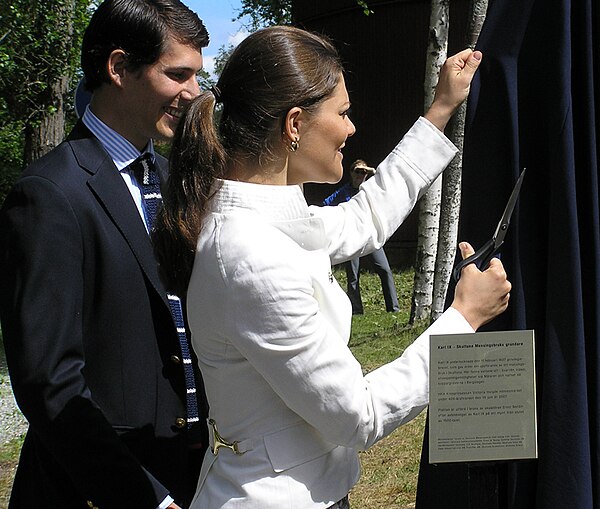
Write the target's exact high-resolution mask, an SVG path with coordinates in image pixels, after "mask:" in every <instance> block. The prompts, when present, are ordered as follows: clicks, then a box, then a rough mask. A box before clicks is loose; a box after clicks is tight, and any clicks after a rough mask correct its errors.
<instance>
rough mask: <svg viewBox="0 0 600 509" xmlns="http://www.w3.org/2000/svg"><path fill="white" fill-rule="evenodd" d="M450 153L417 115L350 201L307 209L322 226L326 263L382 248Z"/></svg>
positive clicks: (449, 146) (452, 149)
mask: <svg viewBox="0 0 600 509" xmlns="http://www.w3.org/2000/svg"><path fill="white" fill-rule="evenodd" d="M456 152H457V148H456V147H455V146H454V145H453V144H452V143H451V142H450V140H448V138H446V137H445V136H444V134H443V133H442V132H441V131H439V130H438V129H437V128H436V127H434V126H433V124H431V123H430V122H429V121H428V120H426V119H425V118H423V117H421V118H419V119H418V120H417V121H416V122H415V124H414V125H413V127H412V128H411V129H410V130H409V131H408V132H407V133H406V135H405V136H404V137H403V138H402V140H401V141H400V143H398V145H397V146H396V147H395V148H394V150H392V152H391V153H390V154H389V155H388V156H387V157H386V158H385V159H384V160H383V162H382V163H381V164H380V165H379V166H378V167H377V173H376V174H375V175H374V176H373V177H371V178H370V179H369V180H367V181H366V182H365V183H364V184H363V185H362V186H361V187H360V191H359V192H358V193H357V194H356V195H355V196H354V197H353V198H352V199H351V200H350V201H348V202H346V203H342V204H340V205H338V206H336V207H311V213H313V214H314V215H315V216H318V217H320V218H321V219H322V220H323V223H324V225H325V233H326V235H327V238H328V239H329V240H330V245H329V256H330V259H331V262H332V263H333V264H337V263H340V262H342V261H345V260H348V259H350V258H354V257H355V256H357V255H360V256H362V255H363V254H367V253H370V252H372V251H374V250H375V249H379V248H380V247H381V246H383V244H385V242H386V240H387V239H388V238H389V237H390V236H391V235H392V234H393V233H394V232H395V231H396V229H397V228H398V227H399V226H400V224H402V222H403V221H404V220H405V219H406V216H408V214H409V213H410V212H411V210H412V209H413V208H414V206H415V204H416V202H417V200H418V199H419V197H420V196H421V195H422V194H423V193H424V192H425V191H426V190H427V188H428V187H429V186H430V185H431V183H432V182H433V181H434V180H435V179H436V178H437V177H438V176H439V175H440V173H441V172H442V171H443V170H444V168H445V167H446V166H447V165H448V164H449V163H450V161H451V160H452V158H453V157H454V155H455V154H456Z"/></svg>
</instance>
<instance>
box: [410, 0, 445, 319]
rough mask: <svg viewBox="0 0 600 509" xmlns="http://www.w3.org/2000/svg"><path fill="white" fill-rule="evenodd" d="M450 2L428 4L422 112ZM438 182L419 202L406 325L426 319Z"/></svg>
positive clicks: (440, 54)
mask: <svg viewBox="0 0 600 509" xmlns="http://www.w3.org/2000/svg"><path fill="white" fill-rule="evenodd" d="M449 12H450V0H431V14H430V18H429V44H428V48H427V64H426V68H425V85H424V87H425V111H427V109H428V108H429V106H431V103H432V102H433V96H434V93H435V87H436V85H437V82H438V78H439V74H440V68H441V66H442V64H443V63H444V61H445V60H446V58H447V53H448V23H449ZM441 199H442V182H441V177H440V178H438V179H437V180H436V181H435V182H434V183H433V184H432V185H431V187H430V188H429V190H428V191H427V193H426V194H425V195H424V196H423V197H422V198H421V200H420V201H419V226H418V238H417V253H416V261H415V281H414V288H413V298H412V307H411V316H410V322H411V323H414V322H415V321H417V320H423V319H425V318H429V316H430V314H431V305H432V298H433V281H434V271H435V259H436V251H437V245H438V231H439V224H440V203H441Z"/></svg>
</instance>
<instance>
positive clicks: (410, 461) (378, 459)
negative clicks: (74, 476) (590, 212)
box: [0, 268, 425, 509]
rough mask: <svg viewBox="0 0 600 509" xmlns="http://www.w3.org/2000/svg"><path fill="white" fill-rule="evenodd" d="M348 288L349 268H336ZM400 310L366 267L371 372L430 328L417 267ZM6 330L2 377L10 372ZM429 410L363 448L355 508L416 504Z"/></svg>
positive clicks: (358, 325)
mask: <svg viewBox="0 0 600 509" xmlns="http://www.w3.org/2000/svg"><path fill="white" fill-rule="evenodd" d="M334 274H335V277H336V279H337V280H338V281H339V283H340V285H341V286H342V288H345V285H346V274H345V272H344V271H343V270H340V269H337V268H336V270H335V271H334ZM394 277H395V281H396V288H397V290H398V300H399V302H400V312H399V313H386V311H385V303H384V301H383V294H382V292H381V285H380V282H379V278H378V277H377V276H376V275H375V274H371V273H362V274H361V279H360V286H361V294H362V300H363V305H364V311H365V313H364V315H358V316H354V317H353V320H352V337H351V340H350V347H351V349H352V351H353V353H354V355H355V356H356V358H357V359H358V360H359V361H360V362H361V364H362V366H363V370H364V371H365V372H368V371H371V370H373V369H375V368H377V367H378V366H380V365H382V364H385V363H386V362H389V361H391V360H392V359H395V358H396V357H398V356H399V355H400V354H401V353H402V351H403V350H404V349H405V348H406V347H407V346H408V345H409V344H410V343H411V342H412V341H413V340H414V339H415V338H416V337H417V336H418V334H419V333H420V332H421V331H422V330H423V329H424V326H423V325H419V326H416V327H414V328H413V327H409V326H408V318H409V313H410V300H411V295H412V282H413V272H412V271H403V272H399V273H395V274H394ZM3 355H4V351H3V348H2V337H1V335H0V382H1V381H2V377H6V372H5V363H4V362H3V361H4V359H3ZM424 426H425V416H424V414H421V415H420V416H419V417H418V418H416V419H415V420H413V421H412V422H410V423H409V424H407V425H406V426H403V427H402V428H400V429H398V430H396V431H395V432H394V433H392V434H391V435H390V436H388V437H386V438H385V439H383V440H381V441H380V442H379V443H378V444H376V445H375V446H374V447H372V448H371V449H370V450H369V451H366V452H362V453H361V454H360V458H361V465H362V476H361V479H360V481H359V483H358V484H357V485H356V486H355V487H354V489H353V490H352V492H351V493H350V503H351V506H352V508H353V509H365V508H369V509H408V508H412V507H414V502H415V497H416V487H417V475H418V471H419V460H420V456H421V442H422V438H423V429H424ZM20 447H21V440H14V441H12V442H10V443H9V444H5V445H1V444H0V509H5V508H6V507H7V505H8V497H9V493H10V486H11V485H12V479H13V476H14V472H15V468H16V465H17V461H18V455H19V450H20Z"/></svg>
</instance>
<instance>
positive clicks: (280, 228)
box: [155, 27, 510, 509]
mask: <svg viewBox="0 0 600 509" xmlns="http://www.w3.org/2000/svg"><path fill="white" fill-rule="evenodd" d="M480 59H481V53H479V52H472V51H471V50H465V51H463V52H461V53H459V54H458V55H456V56H454V57H451V58H450V59H449V60H448V62H447V63H446V64H445V66H444V69H443V70H442V73H441V76H440V84H439V85H438V90H437V94H436V98H435V100H434V103H433V105H432V106H431V109H430V110H429V111H428V112H427V113H426V115H425V116H424V118H420V119H418V120H417V122H416V123H415V125H414V126H413V127H412V128H411V130H410V131H409V132H408V133H407V134H406V136H405V137H404V138H403V139H402V141H401V142H400V143H399V144H398V145H397V146H396V147H395V148H394V149H393V150H392V152H391V154H390V155H389V156H388V157H387V158H386V159H385V160H384V161H383V162H382V163H381V164H380V165H379V167H378V171H377V173H376V175H375V176H374V177H373V178H371V179H370V180H369V181H367V182H366V183H365V184H363V185H362V186H361V189H360V191H359V192H358V193H357V195H356V196H355V197H354V198H353V199H352V200H350V201H349V202H347V203H345V204H343V205H339V206H337V207H323V208H320V207H312V206H311V207H309V206H307V204H306V202H305V200H304V197H303V195H302V190H301V187H300V184H302V183H304V182H330V183H332V182H337V181H339V179H340V178H341V177H342V149H343V148H344V145H345V142H346V139H347V138H348V137H349V136H352V134H354V131H355V128H354V125H353V124H352V122H351V121H350V119H349V117H348V109H349V107H350V102H349V99H348V93H347V91H346V87H345V84H344V77H343V72H342V71H343V70H342V66H341V64H340V60H339V58H338V55H337V53H336V50H335V49H334V48H333V46H332V45H331V44H330V43H329V42H328V41H326V40H324V38H322V37H321V36H317V35H314V34H310V33H308V32H305V31H302V30H299V29H295V28H291V27H272V28H267V29H264V30H261V31H258V32H256V33H254V34H252V35H250V36H249V37H248V38H247V39H245V40H244V41H243V42H242V43H241V44H240V45H239V46H238V47H237V49H236V50H235V51H234V53H233V54H232V55H231V57H230V59H229V61H228V63H227V65H226V66H225V69H224V70H223V73H222V75H221V78H220V79H219V82H218V84H217V87H215V88H213V89H211V90H210V91H206V92H204V93H202V94H201V95H200V96H199V97H198V98H197V99H196V100H195V102H194V103H193V104H192V105H191V107H190V109H189V110H188V111H187V113H186V114H185V116H184V118H183V119H182V121H181V123H180V125H179V132H178V133H177V136H176V139H175V142H174V145H173V147H172V160H171V163H172V167H171V176H170V179H169V183H168V186H167V189H166V192H165V208H164V210H163V213H162V215H161V218H160V221H159V223H160V226H159V228H158V231H157V232H156V235H155V242H156V245H157V249H158V251H159V253H160V254H161V256H162V267H163V269H164V270H165V272H166V273H167V274H168V275H169V276H170V279H171V281H172V282H173V285H174V288H177V289H179V290H180V291H181V290H182V289H185V288H187V289H188V291H187V312H188V318H189V324H190V329H191V332H192V344H193V347H194V350H195V352H196V354H197V356H198V362H199V365H200V369H201V370H202V374H203V377H204V383H205V386H206V392H207V397H208V401H209V404H210V416H211V420H210V424H211V426H210V427H211V444H210V445H211V447H210V450H209V451H208V452H207V455H206V457H205V461H204V464H203V468H202V472H201V475H200V479H199V482H198V489H197V493H196V497H195V499H194V502H193V504H192V507H193V508H195V509H216V508H257V509H269V508H273V509H275V508H276V509H292V508H293V509H309V508H328V507H336V508H337V507H340V508H341V507H348V505H347V504H348V502H347V497H346V495H347V493H348V491H349V490H350V488H351V487H352V486H353V485H354V484H355V483H356V481H357V480H358V477H359V470H360V468H359V462H358V457H357V451H358V450H363V449H366V448H368V447H370V446H371V445H373V444H374V443H375V442H377V441H378V440H380V439H381V438H383V437H384V436H386V435H387V434H389V433H390V432H391V431H393V430H394V429H395V428H397V427H398V426H400V425H401V424H403V423H405V422H407V421H408V420H410V419H412V418H413V417H415V416H416V415H417V414H418V413H419V412H420V411H421V410H422V409H423V408H425V406H426V405H427V404H428V396H429V393H428V368H429V352H428V350H429V335H430V334H434V333H454V332H456V333H464V332H472V331H474V330H476V329H477V328H478V327H479V326H480V325H481V324H483V323H485V322H487V321H489V320H490V319H492V318H493V317H494V316H496V315H498V314H499V313H501V312H502V311H504V309H505V308H506V306H507V303H508V292H509V291H510V283H508V281H507V280H506V274H505V273H504V270H503V267H502V264H501V263H500V261H499V260H493V261H492V263H491V264H490V267H489V268H488V269H487V270H486V271H485V272H480V271H479V270H478V269H477V268H476V267H474V266H472V265H471V266H468V267H466V268H465V269H464V271H463V277H462V278H461V279H460V282H459V284H458V285H457V288H456V293H455V297H454V302H453V304H452V307H451V308H449V309H448V310H447V311H446V312H445V313H444V315H443V316H442V317H441V318H440V319H439V320H437V321H436V322H435V323H434V324H433V325H432V326H431V327H430V328H429V329H428V330H427V331H426V332H425V333H424V334H423V335H422V336H420V337H419V338H418V339H417V340H416V341H415V342H414V343H413V344H412V345H411V346H410V347H409V348H407V349H406V351H405V352H404V354H403V355H402V356H401V357H400V358H398V359H396V360H394V361H392V362H390V363H389V364H387V365H385V366H382V367H380V368H379V369H377V370H375V371H373V372H371V373H369V374H368V375H366V376H363V373H362V370H361V366H360V365H359V363H358V362H357V361H356V359H355V358H354V357H353V355H352V353H351V352H350V350H349V349H348V346H347V343H348V339H349V335H350V324H351V306H350V302H349V300H348V298H347V296H346V294H345V293H344V291H343V290H342V289H341V288H340V286H339V285H338V284H337V282H336V281H335V279H334V278H333V276H332V272H331V267H332V264H337V263H340V262H343V261H345V260H348V259H350V258H354V257H356V256H362V255H363V254H365V253H367V252H369V251H372V250H374V249H378V248H380V247H381V246H382V245H383V244H384V243H385V241H386V240H387V238H388V237H389V236H390V235H391V234H392V233H393V232H394V231H395V230H396V228H397V227H398V226H399V225H400V223H401V222H402V221H403V219H404V218H405V217H406V215H407V214H408V213H409V212H410V210H411V209H412V208H413V206H414V204H415V202H416V201H417V199H418V198H419V196H420V195H421V194H422V193H423V191H424V190H425V189H426V188H427V186H428V185H429V184H430V183H431V182H432V181H433V180H434V179H435V178H436V177H437V176H438V175H439V174H440V172H441V171H442V170H443V169H444V168H445V166H446V165H447V164H448V163H449V161H450V160H451V159H452V157H453V156H454V154H455V153H456V149H455V147H454V146H453V145H452V144H451V143H450V141H449V140H448V139H447V138H446V137H445V136H444V135H443V133H442V131H443V129H444V127H445V125H446V123H447V121H448V120H449V118H450V116H451V115H452V113H453V112H454V111H455V109H456V108H457V107H458V105H459V104H460V103H461V102H462V101H463V100H464V99H465V98H466V96H467V94H468V90H469V85H470V82H471V79H472V77H473V74H474V72H475V70H476V69H477V66H478V64H479V61H480ZM216 103H222V115H221V119H220V123H219V126H218V127H217V126H215V125H214V123H213V118H214V117H213V111H214V108H215V104H216ZM461 249H462V250H463V255H465V254H469V253H470V252H472V249H471V247H470V246H468V244H462V247H461Z"/></svg>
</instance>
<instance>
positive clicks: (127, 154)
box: [81, 105, 155, 171]
mask: <svg viewBox="0 0 600 509" xmlns="http://www.w3.org/2000/svg"><path fill="white" fill-rule="evenodd" d="M81 120H82V121H83V123H84V124H85V126H86V127H87V128H88V129H89V130H90V131H91V132H92V134H93V135H94V136H96V138H98V140H100V143H102V146H103V147H104V149H105V150H106V151H107V152H108V155H109V156H110V157H111V159H112V160H113V162H114V163H115V166H116V167H117V170H119V171H121V170H123V169H124V168H126V167H127V166H129V165H130V164H131V163H132V162H133V161H134V160H136V159H137V158H138V157H139V156H140V155H141V154H142V153H146V152H148V153H149V154H150V155H151V157H152V160H153V161H154V159H155V152H154V144H153V143H152V140H150V141H149V142H148V145H146V147H145V148H144V150H143V152H140V151H139V150H138V149H137V148H136V147H135V146H134V145H133V144H132V143H131V142H129V141H128V140H126V139H125V138H124V137H123V136H121V135H120V134H119V133H117V132H116V131H115V130H113V129H111V128H110V127H108V126H107V125H106V124H105V123H104V122H102V120H100V119H99V118H98V117H97V116H96V115H94V114H93V113H92V110H91V109H90V107H89V105H88V106H87V107H86V108H85V112H84V113H83V117H82V118H81Z"/></svg>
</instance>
